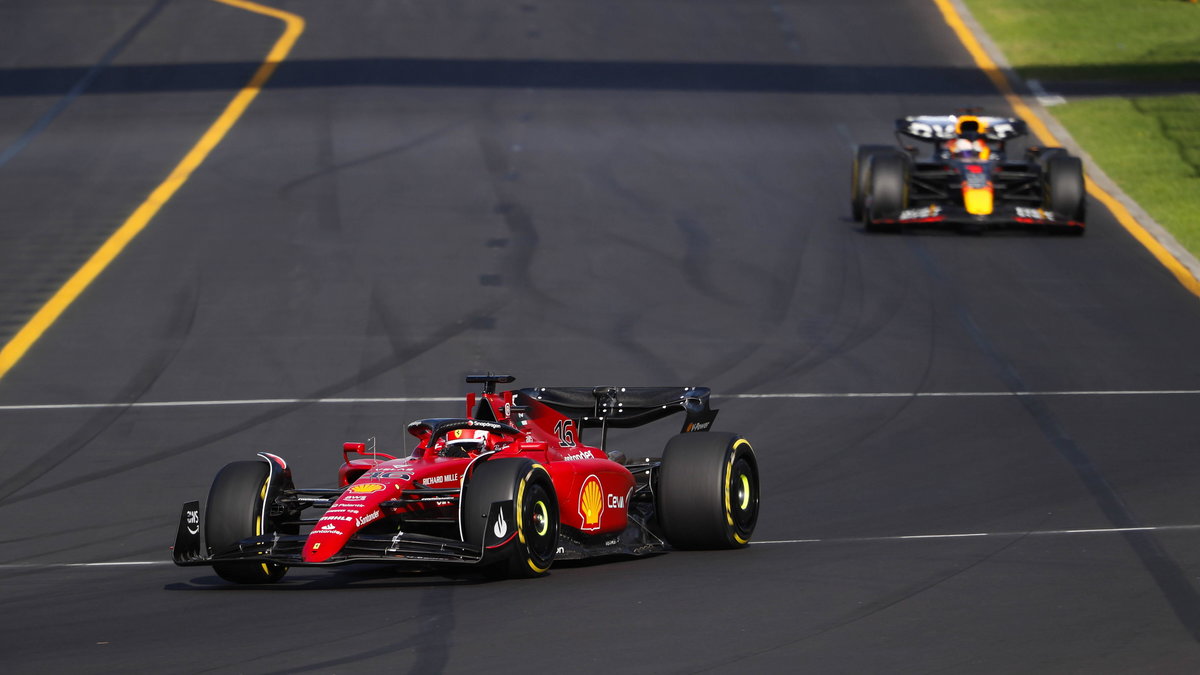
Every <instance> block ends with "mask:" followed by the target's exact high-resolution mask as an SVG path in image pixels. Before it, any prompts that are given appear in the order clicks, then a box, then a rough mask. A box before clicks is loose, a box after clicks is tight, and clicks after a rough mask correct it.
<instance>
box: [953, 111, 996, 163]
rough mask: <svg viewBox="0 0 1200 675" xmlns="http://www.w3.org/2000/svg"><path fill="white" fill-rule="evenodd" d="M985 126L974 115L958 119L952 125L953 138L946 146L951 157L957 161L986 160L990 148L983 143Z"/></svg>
mask: <svg viewBox="0 0 1200 675" xmlns="http://www.w3.org/2000/svg"><path fill="white" fill-rule="evenodd" d="M986 131H987V124H986V123H985V122H984V121H983V120H981V119H979V118H978V117H975V116H974V115H963V116H962V117H959V118H958V120H957V122H956V123H955V125H954V134H955V138H954V139H953V140H951V141H950V142H949V143H948V144H947V145H948V149H949V150H950V155H951V156H952V157H957V158H959V159H987V158H988V155H990V154H991V151H990V148H988V145H987V143H986V142H985V141H984V139H985V135H984V134H985V132H986Z"/></svg>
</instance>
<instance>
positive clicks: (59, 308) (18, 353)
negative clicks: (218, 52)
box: [0, 0, 304, 378]
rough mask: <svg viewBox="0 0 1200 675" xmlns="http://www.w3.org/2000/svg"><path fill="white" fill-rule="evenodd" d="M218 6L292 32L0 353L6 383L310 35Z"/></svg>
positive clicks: (255, 7) (291, 17)
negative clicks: (297, 45)
mask: <svg viewBox="0 0 1200 675" xmlns="http://www.w3.org/2000/svg"><path fill="white" fill-rule="evenodd" d="M214 2H220V3H222V4H226V5H230V6H232V7H236V8H238V9H244V10H246V11H248V12H254V13H255V14H262V15H265V16H269V17H273V18H276V19H279V20H280V21H283V22H284V24H285V26H286V27H285V28H284V31H283V35H282V36H280V37H279V39H278V40H276V42H275V45H274V46H273V47H272V48H271V51H270V52H269V53H268V54H267V57H266V60H264V61H263V63H262V65H260V66H259V67H258V70H257V71H255V73H254V76H253V77H251V78H250V81H249V82H248V83H247V84H246V85H245V86H244V87H242V89H241V90H240V91H239V92H238V93H237V95H236V96H234V98H233V100H232V101H230V102H229V104H228V105H227V106H226V107H225V110H224V112H222V113H221V115H220V117H218V118H217V120H216V121H215V122H213V124H212V126H210V127H209V128H208V130H207V131H206V132H204V135H203V136H201V137H200V140H199V141H197V143H196V145H195V146H193V147H192V149H191V150H189V151H188V153H187V154H186V155H185V156H184V158H183V160H182V161H180V162H179V164H178V165H177V166H176V167H175V169H174V170H173V171H171V174H170V175H168V176H167V178H166V180H164V181H163V182H162V183H161V184H160V185H159V186H158V187H157V188H155V190H154V191H153V192H151V193H150V196H149V197H147V198H146V200H145V201H144V202H142V203H141V205H140V206H138V207H137V209H136V210H135V211H134V212H133V215H131V216H129V218H128V219H126V221H125V222H124V223H123V224H122V225H121V227H119V228H117V231H116V232H114V233H113V234H112V236H110V237H109V238H108V240H107V241H105V242H104V243H103V244H102V245H101V246H100V248H99V249H97V250H96V252H95V253H93V254H92V257H91V258H89V259H88V261H87V262H85V263H84V264H83V266H82V267H80V268H79V270H78V271H76V272H75V274H74V275H72V276H71V278H70V279H68V280H67V282H66V283H65V284H63V286H62V288H60V289H58V292H56V293H55V294H54V296H53V297H52V298H50V300H49V301H48V302H47V303H46V304H45V305H43V306H42V307H41V309H39V310H38V312H37V313H36V314H34V315H33V318H31V319H30V320H29V321H28V322H27V323H26V324H25V325H24V326H23V327H22V328H21V330H19V331H17V334H16V335H14V336H13V337H12V339H10V340H9V341H8V343H7V344H5V345H4V348H3V349H0V378H3V377H4V376H5V375H6V374H7V373H8V371H9V370H11V369H12V367H13V366H15V365H16V364H17V362H18V361H20V360H21V357H22V356H24V355H25V353H26V352H28V351H29V349H30V347H32V346H33V344H34V343H35V342H37V341H38V339H39V338H41V336H42V335H43V334H44V333H45V332H46V331H47V330H49V329H50V327H51V326H52V325H54V322H55V321H57V320H58V318H59V317H60V316H62V313H63V312H65V311H66V309H67V308H68V307H70V306H71V303H72V302H74V301H75V299H76V298H78V297H79V296H80V295H81V294H82V293H83V292H84V291H85V290H87V288H88V286H90V285H91V283H92V282H93V281H95V280H96V277H98V276H100V273H101V272H103V271H104V270H105V268H107V267H108V266H109V264H110V263H112V261H113V260H114V259H115V258H116V257H117V255H119V254H120V253H121V251H122V250H124V248H125V246H126V245H128V244H129V242H130V241H132V240H133V238H134V237H136V236H137V235H138V233H140V232H141V231H142V230H143V229H145V228H146V226H147V225H148V224H149V223H150V221H151V219H153V218H154V216H155V215H156V214H157V213H158V211H159V209H161V208H162V207H163V206H164V205H165V204H166V203H167V202H168V201H170V199H171V197H173V196H174V195H175V193H176V192H177V191H178V190H179V188H180V187H182V186H183V184H184V183H186V182H187V180H188V178H190V177H191V175H192V172H193V171H195V170H196V168H197V167H199V166H200V164H201V163H203V162H204V160H205V159H206V158H207V157H208V154H209V153H210V152H212V150H213V148H215V147H216V146H217V144H218V143H220V142H221V140H222V139H223V138H225V134H227V133H229V130H230V129H231V128H233V125H234V124H235V123H236V122H237V121H238V119H239V118H240V117H241V116H242V114H243V113H244V112H246V108H247V107H248V106H249V105H250V103H251V101H253V100H254V98H255V97H256V96H258V93H259V91H261V90H262V88H263V85H265V84H266V83H267V80H269V79H271V75H273V74H274V73H275V69H276V68H277V67H278V66H279V64H280V63H281V62H282V61H283V60H284V59H285V58H287V55H288V53H289V52H290V51H291V50H292V47H293V46H294V45H295V44H296V40H297V39H299V37H300V34H301V33H303V32H304V19H302V18H301V17H299V16H297V15H295V14H292V13H290V12H284V11H282V10H278V9H275V8H273V7H266V6H264V5H260V4H258V3H255V2H248V1H247V0H214Z"/></svg>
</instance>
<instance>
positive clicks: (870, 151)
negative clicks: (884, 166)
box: [850, 145, 896, 222]
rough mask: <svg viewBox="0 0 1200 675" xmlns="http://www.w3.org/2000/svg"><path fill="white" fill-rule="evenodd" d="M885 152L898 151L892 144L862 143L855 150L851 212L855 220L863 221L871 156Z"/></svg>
mask: <svg viewBox="0 0 1200 675" xmlns="http://www.w3.org/2000/svg"><path fill="white" fill-rule="evenodd" d="M884 153H892V154H895V153H896V148H894V147H892V146H890V145H860V146H858V149H856V150H855V151H854V163H853V164H852V165H851V167H850V213H851V214H852V215H853V216H854V220H856V221H858V222H862V219H863V203H864V202H865V200H866V197H867V183H868V173H867V170H868V169H869V168H870V166H871V157H872V156H873V155H879V154H884Z"/></svg>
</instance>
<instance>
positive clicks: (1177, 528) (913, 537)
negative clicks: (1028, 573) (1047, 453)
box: [0, 524, 1200, 570]
mask: <svg viewBox="0 0 1200 675" xmlns="http://www.w3.org/2000/svg"><path fill="white" fill-rule="evenodd" d="M1191 530H1200V524H1197V525H1159V526H1154V527H1104V528H1090V529H1074V530H1032V531H1029V532H958V533H950V534H904V535H893V536H885V537H833V538H828V539H777V540H768V541H753V542H750V545H751V546H767V545H771V544H775V545H778V544H857V543H876V542H902V541H929V540H934V539H973V538H980V537H995V538H1008V539H1019V538H1021V537H1048V536H1070V535H1079V534H1125V533H1128V532H1181V531H1191ZM173 564H174V563H173V562H172V561H170V560H133V561H127V562H92V563H0V570H4V569H45V568H63V567H88V568H92V567H152V566H156V565H173Z"/></svg>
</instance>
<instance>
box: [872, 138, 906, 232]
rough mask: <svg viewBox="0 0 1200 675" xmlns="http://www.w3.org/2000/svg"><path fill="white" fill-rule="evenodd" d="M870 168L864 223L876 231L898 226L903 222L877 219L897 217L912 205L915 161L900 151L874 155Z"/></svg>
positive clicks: (895, 228) (893, 228) (894, 228)
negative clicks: (910, 186)
mask: <svg viewBox="0 0 1200 675" xmlns="http://www.w3.org/2000/svg"><path fill="white" fill-rule="evenodd" d="M868 164H869V165H868V168H867V193H866V195H865V197H864V202H863V224H864V225H865V226H866V228H867V230H869V231H872V232H877V231H883V230H897V229H899V225H897V224H888V223H875V222H872V221H875V220H895V219H897V218H899V217H900V212H901V211H903V210H904V209H906V208H908V179H909V172H910V165H911V161H910V160H909V158H908V156H907V155H904V154H902V153H900V152H893V153H888V154H881V155H873V156H871V158H870V162H869V163H868Z"/></svg>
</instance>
